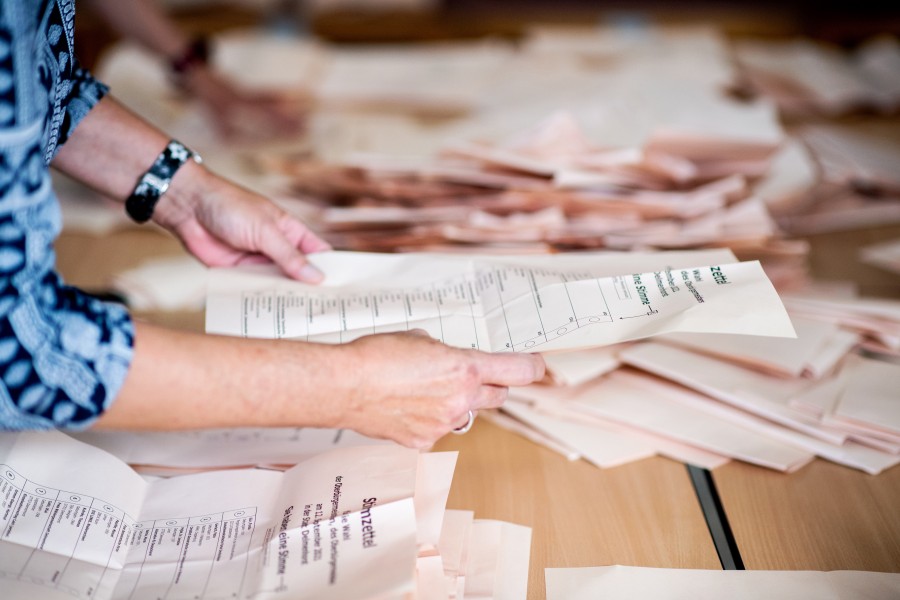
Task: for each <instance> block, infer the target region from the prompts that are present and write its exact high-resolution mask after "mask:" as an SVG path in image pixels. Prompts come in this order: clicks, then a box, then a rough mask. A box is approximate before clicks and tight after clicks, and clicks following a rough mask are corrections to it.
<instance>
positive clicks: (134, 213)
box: [125, 140, 202, 223]
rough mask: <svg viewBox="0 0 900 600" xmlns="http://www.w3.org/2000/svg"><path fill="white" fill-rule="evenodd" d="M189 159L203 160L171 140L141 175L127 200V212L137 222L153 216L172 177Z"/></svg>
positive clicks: (142, 221) (147, 219) (143, 221)
mask: <svg viewBox="0 0 900 600" xmlns="http://www.w3.org/2000/svg"><path fill="white" fill-rule="evenodd" d="M188 160H194V161H195V162H198V163H199V162H202V161H201V159H200V155H198V154H197V153H196V152H194V151H192V150H190V149H189V148H187V147H186V146H185V145H184V144H182V143H181V142H179V141H177V140H170V141H169V143H168V144H167V145H166V148H165V150H163V151H162V153H160V155H159V156H158V157H156V161H155V162H154V163H153V165H152V166H151V167H150V169H149V170H148V171H147V172H146V173H144V174H143V175H142V176H141V179H140V181H138V184H137V186H135V188H134V191H133V192H131V195H130V196H128V199H127V200H125V212H127V213H128V216H129V217H131V218H132V219H134V221H136V222H137V223H146V222H147V221H149V220H150V217H152V216H153V209H154V208H156V203H157V202H158V201H159V199H160V198H161V197H162V195H163V194H165V193H166V190H168V189H169V184H171V183H172V178H173V177H174V176H175V173H176V172H177V171H178V169H179V168H181V165H183V164H184V163H186V162H187V161H188Z"/></svg>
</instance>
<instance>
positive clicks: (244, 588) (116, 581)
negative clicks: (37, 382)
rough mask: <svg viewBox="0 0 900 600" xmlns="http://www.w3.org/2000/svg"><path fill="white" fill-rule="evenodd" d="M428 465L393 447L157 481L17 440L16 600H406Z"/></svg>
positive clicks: (13, 456)
mask: <svg viewBox="0 0 900 600" xmlns="http://www.w3.org/2000/svg"><path fill="white" fill-rule="evenodd" d="M419 460H420V459H419V454H418V453H417V452H416V451H414V450H409V449H405V448H400V447H398V446H393V445H391V446H378V447H365V448H344V449H339V450H336V451H332V452H329V453H326V454H321V455H318V456H316V457H313V458H311V459H309V460H307V461H304V462H303V463H301V464H300V465H298V466H296V467H294V468H292V469H290V470H288V471H285V472H277V471H267V470H258V469H257V470H238V471H216V472H210V473H204V474H201V475H188V476H184V477H175V478H171V479H160V480H155V481H152V482H149V483H148V482H147V481H145V480H144V479H142V478H141V477H140V476H138V475H137V474H136V473H134V472H133V471H132V470H131V469H129V468H128V467H127V466H126V465H125V464H124V463H122V462H121V461H119V460H118V459H116V458H114V457H112V456H110V455H108V454H106V453H104V452H103V451H101V450H99V449H97V448H93V447H91V446H88V445H85V444H81V443H79V442H77V441H75V440H72V439H71V438H68V437H66V436H64V435H62V434H60V433H57V432H45V433H22V434H9V435H5V436H3V437H0V465H2V466H0V469H2V470H0V475H2V477H0V499H2V500H0V502H2V505H0V579H2V580H3V582H2V584H0V585H2V588H3V597H4V598H5V599H9V600H15V599H18V598H21V599H25V598H35V597H41V598H51V599H53V598H69V599H71V598H73V597H74V598H85V599H86V598H97V599H103V598H135V599H138V598H160V597H169V598H176V597H177V598H188V597H190V598H194V597H201V596H202V597H219V598H224V597H228V598H249V597H253V598H298V597H304V598H317V599H323V598H334V599H344V598H402V597H406V596H407V595H408V594H411V593H413V592H414V591H415V563H416V555H417V549H416V548H417V527H418V524H417V514H416V510H415V508H414V499H413V498H414V492H415V490H416V487H417V481H416V479H417V477H416V472H417V465H418V462H419ZM444 472H446V470H444ZM442 509H443V507H441V510H442ZM437 519H438V523H440V522H441V520H442V514H438V515H437ZM438 526H439V525H438ZM431 529H432V535H431V538H432V539H431V543H432V544H437V542H438V540H437V539H436V537H435V535H434V534H433V532H434V528H433V527H432V528H431Z"/></svg>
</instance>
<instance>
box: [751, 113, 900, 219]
mask: <svg viewBox="0 0 900 600" xmlns="http://www.w3.org/2000/svg"><path fill="white" fill-rule="evenodd" d="M894 131H896V128H894V127H893V126H891V125H879V126H878V127H877V128H873V127H863V126H860V125H857V126H852V127H851V126H846V125H844V126H841V125H824V124H816V125H804V126H801V127H796V128H795V131H794V133H795V136H794V137H793V138H791V140H790V142H789V143H788V144H786V145H785V146H784V147H783V148H782V149H781V150H780V151H779V153H778V154H777V155H776V157H775V158H774V160H773V162H772V167H771V169H770V170H769V172H768V173H767V174H766V175H765V176H764V177H763V178H762V179H761V180H760V181H758V182H757V183H756V184H755V186H754V191H755V193H756V194H757V195H758V196H759V197H760V198H762V199H763V201H764V202H765V204H766V206H767V207H768V208H769V209H770V211H771V213H772V215H773V217H774V219H775V221H776V222H777V223H778V225H779V227H780V228H781V229H782V230H783V231H785V232H787V233H789V234H796V235H806V234H815V233H822V232H828V231H835V230H847V229H858V228H863V227H873V226H882V225H886V224H891V223H900V178H898V173H900V145H898V144H897V143H896V142H894V141H893V138H892V137H891V135H892V132H894Z"/></svg>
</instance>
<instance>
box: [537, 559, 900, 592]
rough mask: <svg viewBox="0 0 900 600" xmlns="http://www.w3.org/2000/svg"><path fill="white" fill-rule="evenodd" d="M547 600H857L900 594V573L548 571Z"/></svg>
mask: <svg viewBox="0 0 900 600" xmlns="http://www.w3.org/2000/svg"><path fill="white" fill-rule="evenodd" d="M545 573H546V578H547V600H596V599H597V598H603V599H604V600H626V599H627V600H651V599H652V600H676V599H680V598H686V597H690V598H694V599H696V600H718V599H719V598H732V599H733V600H755V599H756V598H768V599H769V600H822V599H823V598H828V599H829V600H857V599H859V598H871V599H872V600H875V599H885V600H886V599H888V598H896V597H898V596H900V574H897V573H873V572H865V571H824V572H823V571H703V570H698V569H652V568H643V567H624V566H618V565H616V566H611V567H584V568H574V569H547V570H546V571H545Z"/></svg>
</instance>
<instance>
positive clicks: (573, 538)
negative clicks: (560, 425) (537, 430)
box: [435, 420, 721, 598]
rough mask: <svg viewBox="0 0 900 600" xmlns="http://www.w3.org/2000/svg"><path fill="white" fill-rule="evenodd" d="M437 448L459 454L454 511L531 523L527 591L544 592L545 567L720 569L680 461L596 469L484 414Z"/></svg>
mask: <svg viewBox="0 0 900 600" xmlns="http://www.w3.org/2000/svg"><path fill="white" fill-rule="evenodd" d="M435 449H436V450H458V451H459V461H458V463H457V467H456V474H455V476H454V479H453V487H452V488H451V490H450V499H449V501H448V507H449V508H458V509H465V510H474V511H475V517H476V518H480V519H498V520H501V521H510V522H513V523H518V524H521V525H527V526H529V527H531V528H532V542H531V562H530V565H529V566H530V569H529V571H530V572H529V581H528V597H529V598H543V597H544V590H545V586H544V569H545V568H546V567H590V566H597V565H612V564H620V565H632V566H647V567H650V566H653V567H672V568H693V569H719V568H721V567H720V565H719V559H718V557H717V555H716V551H715V547H714V546H713V543H712V540H711V538H710V536H709V533H708V532H707V529H706V523H705V521H704V519H703V513H702V512H701V510H700V505H699V504H698V503H697V499H696V496H695V494H694V490H693V488H692V487H691V483H690V479H689V477H688V472H687V469H686V468H685V466H684V465H682V464H680V463H677V462H674V461H671V460H669V459H666V458H658V457H654V458H649V459H645V460H641V461H638V462H634V463H629V464H627V465H623V466H621V467H616V468H614V469H598V468H597V467H594V466H593V465H590V464H588V463H587V462H585V461H583V460H579V461H574V462H570V461H568V460H566V459H565V458H563V457H562V456H560V455H559V454H556V453H555V452H551V451H550V450H547V449H545V448H543V447H542V446H538V445H537V444H534V443H532V442H530V441H528V440H526V439H525V438H523V437H521V436H518V435H516V434H513V433H510V432H508V431H506V430H504V429H501V428H499V427H497V426H495V425H493V424H491V423H489V422H487V421H484V420H477V421H476V424H475V426H474V427H473V428H472V430H471V431H469V433H467V434H465V435H462V436H453V435H451V436H446V437H445V438H443V439H442V440H440V441H439V442H438V444H437V445H436V446H435Z"/></svg>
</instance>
